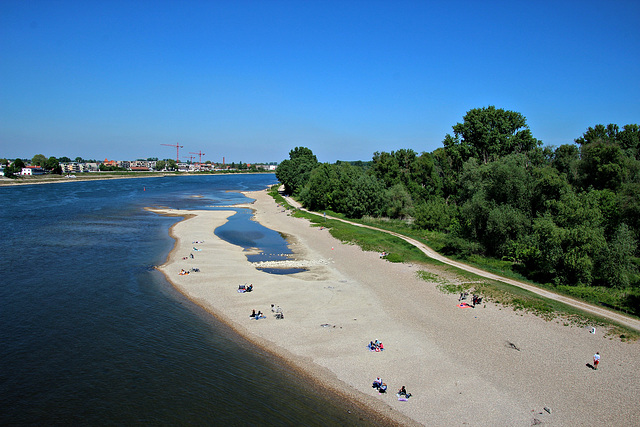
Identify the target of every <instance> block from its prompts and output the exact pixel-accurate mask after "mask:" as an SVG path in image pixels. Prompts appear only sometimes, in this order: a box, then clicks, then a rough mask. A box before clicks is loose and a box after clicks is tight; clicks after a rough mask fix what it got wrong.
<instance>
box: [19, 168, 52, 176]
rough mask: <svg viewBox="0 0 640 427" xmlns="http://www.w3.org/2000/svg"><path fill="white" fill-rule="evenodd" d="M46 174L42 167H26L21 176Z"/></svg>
mask: <svg viewBox="0 0 640 427" xmlns="http://www.w3.org/2000/svg"><path fill="white" fill-rule="evenodd" d="M45 173H46V172H45V170H44V169H42V168H41V167H40V166H25V167H23V168H22V171H20V175H23V176H32V175H44V174H45Z"/></svg>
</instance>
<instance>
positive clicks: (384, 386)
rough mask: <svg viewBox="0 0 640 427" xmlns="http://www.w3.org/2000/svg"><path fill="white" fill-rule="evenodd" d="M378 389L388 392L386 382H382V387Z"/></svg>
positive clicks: (381, 391)
mask: <svg viewBox="0 0 640 427" xmlns="http://www.w3.org/2000/svg"><path fill="white" fill-rule="evenodd" d="M378 391H380V393H386V392H387V385H386V384H385V383H382V384H380V388H379V389H378Z"/></svg>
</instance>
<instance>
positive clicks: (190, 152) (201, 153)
mask: <svg viewBox="0 0 640 427" xmlns="http://www.w3.org/2000/svg"><path fill="white" fill-rule="evenodd" d="M189 154H197V155H198V156H200V160H198V163H202V156H206V154H204V153H203V152H202V151H198V152H197V153H194V152H193V151H189Z"/></svg>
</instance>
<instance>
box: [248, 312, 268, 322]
mask: <svg viewBox="0 0 640 427" xmlns="http://www.w3.org/2000/svg"><path fill="white" fill-rule="evenodd" d="M249 317H250V318H251V319H254V320H260V319H266V318H267V316H265V315H264V314H262V312H261V311H260V310H258V312H257V313H256V311H255V310H253V311H252V312H251V314H250V315H249Z"/></svg>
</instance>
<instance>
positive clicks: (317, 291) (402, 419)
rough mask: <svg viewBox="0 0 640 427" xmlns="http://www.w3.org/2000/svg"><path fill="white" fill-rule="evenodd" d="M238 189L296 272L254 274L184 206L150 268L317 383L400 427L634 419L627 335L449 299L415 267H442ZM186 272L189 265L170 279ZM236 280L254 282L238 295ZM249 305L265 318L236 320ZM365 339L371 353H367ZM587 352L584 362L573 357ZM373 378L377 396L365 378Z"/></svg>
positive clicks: (205, 220)
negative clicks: (359, 240) (338, 233)
mask: <svg viewBox="0 0 640 427" xmlns="http://www.w3.org/2000/svg"><path fill="white" fill-rule="evenodd" d="M248 196H249V197H251V198H254V199H255V200H256V202H255V203H253V204H251V205H247V207H250V208H251V209H253V210H254V211H255V218H256V220H258V221H259V222H260V223H261V224H263V225H264V226H266V227H268V228H271V229H273V230H277V231H279V232H281V233H284V234H286V235H287V236H289V241H290V243H291V247H292V249H293V251H294V253H295V258H294V260H295V261H296V263H298V264H296V265H303V266H305V267H306V268H308V271H305V272H303V273H297V274H294V275H273V274H268V273H265V272H262V271H260V270H257V269H256V266H255V265H252V264H251V263H249V262H248V261H247V259H246V257H245V253H244V252H243V250H242V248H240V247H238V246H235V245H231V244H229V243H227V242H225V241H222V240H220V239H218V238H217V237H216V236H215V235H214V233H213V231H214V230H215V228H216V227H218V226H220V225H222V224H224V223H225V222H226V219H227V217H228V216H230V215H232V214H233V212H229V211H188V214H189V215H191V216H190V217H188V218H187V219H185V220H183V221H181V222H179V223H178V224H176V225H175V226H174V227H173V229H172V235H173V236H174V238H176V245H175V248H174V250H173V251H172V252H171V254H170V255H169V257H168V259H167V262H166V263H165V264H164V265H162V266H160V267H159V269H160V270H161V271H163V272H164V273H165V275H166V276H167V278H168V279H169V280H170V281H171V282H172V283H173V284H174V285H175V286H176V287H177V288H178V289H179V290H180V291H182V292H183V293H185V294H186V295H187V296H189V297H190V298H191V299H192V300H194V301H195V302H197V303H198V304H200V305H201V306H203V307H204V308H206V309H207V310H209V311H210V312H212V313H213V314H214V315H216V316H217V317H218V318H219V319H221V320H223V321H225V322H226V323H227V324H229V325H230V326H232V327H233V328H234V329H235V330H236V331H237V332H238V333H239V334H241V335H243V336H245V337H246V338H248V339H250V340H252V341H254V342H256V343H257V344H259V345H261V346H263V347H265V348H266V349H268V350H270V351H271V352H273V353H274V354H275V355H277V356H279V357H282V358H284V359H286V360H287V361H289V362H290V363H292V364H293V365H295V366H297V367H298V368H301V369H304V370H305V371H306V372H308V373H309V374H310V375H312V376H314V377H315V378H317V379H318V381H319V382H321V383H323V384H324V385H326V386H327V387H331V388H334V389H335V390H339V391H340V392H343V393H345V394H346V395H348V396H349V397H350V398H351V399H354V400H358V401H360V402H362V403H364V404H366V405H369V406H371V407H372V408H375V409H376V410H377V411H379V412H380V413H382V414H384V415H386V416H388V417H391V418H393V419H395V420H397V422H398V423H399V424H405V425H409V424H422V425H428V426H450V425H472V426H473V425H477V426H489V425H491V426H517V425H522V426H530V425H535V424H538V423H544V424H546V425H558V426H559V425H639V421H638V420H640V405H639V404H638V402H640V344H638V343H622V342H620V341H619V340H616V339H609V338H606V337H605V336H604V335H603V332H602V331H596V333H595V334H591V333H589V331H588V330H587V329H586V328H580V327H570V326H564V325H562V323H561V322H555V321H552V322H547V321H545V320H542V319H540V318H538V317H535V316H533V315H528V314H524V315H522V314H519V313H515V312H514V311H512V310H511V309H505V308H502V307H500V306H496V305H493V304H486V306H485V305H484V304H483V306H482V307H478V308H475V309H473V308H466V309H461V308H458V306H457V305H458V300H457V297H456V296H453V295H447V294H443V293H441V292H440V291H438V290H437V288H436V284H435V283H428V282H425V281H422V280H420V279H418V278H417V276H416V271H418V270H428V271H430V272H432V273H434V274H437V275H439V277H440V280H446V279H450V280H455V278H454V277H451V276H450V274H448V273H446V272H444V270H439V268H438V267H425V266H416V265H408V264H393V263H389V262H387V261H385V260H383V259H380V257H379V255H378V254H377V253H373V252H363V251H362V250H360V248H358V247H357V246H353V245H345V244H341V243H340V242H338V241H337V240H335V239H334V238H333V237H332V236H331V235H330V234H329V232H328V230H326V229H320V228H317V227H310V225H309V223H308V221H306V220H303V219H296V218H293V217H291V216H289V215H288V213H287V212H286V211H284V210H283V209H282V208H281V207H279V206H277V205H276V203H275V202H274V201H273V199H272V198H271V197H270V196H268V194H267V193H266V192H265V191H259V192H253V193H248ZM158 211H159V213H164V214H175V215H180V216H184V215H185V214H186V213H187V212H185V211H184V210H180V211H171V210H158ZM193 242H202V243H193ZM194 248H195V249H198V250H197V251H196V250H195V249H194ZM191 254H193V256H194V258H191V257H190V255H191ZM184 258H186V259H184ZM191 268H198V269H200V271H199V272H194V273H191V274H189V275H184V276H180V275H178V272H180V270H181V269H185V270H190V269H191ZM245 283H246V284H249V283H251V284H253V285H254V291H253V292H251V293H243V294H241V293H238V292H237V289H238V285H241V284H245ZM271 304H275V305H276V306H279V307H281V308H282V311H283V313H284V319H281V320H279V319H276V318H275V317H274V315H273V313H272V312H271ZM253 309H255V310H261V311H262V312H263V313H265V314H266V316H267V318H266V319H262V320H258V321H256V320H252V319H250V318H249V314H250V313H251V311H252V310H253ZM375 339H379V340H380V341H382V342H383V343H384V346H385V350H384V351H383V352H370V351H369V350H368V349H367V347H366V345H367V344H368V343H369V341H371V340H375ZM596 351H598V352H600V354H601V355H602V361H601V363H600V369H599V370H597V371H594V370H592V369H589V368H588V367H587V366H586V364H587V363H589V362H591V358H592V356H593V354H594V353H595V352H596ZM377 376H380V377H382V379H383V381H384V382H385V383H387V384H388V386H389V391H390V393H387V394H383V395H381V394H379V393H378V392H377V391H376V390H375V389H373V388H372V387H371V383H372V381H373V379H375V378H376V377H377ZM402 385H405V386H406V388H407V390H408V391H409V392H411V393H412V397H411V398H410V399H409V400H408V401H406V402H405V401H398V398H397V397H396V396H395V391H396V390H397V389H398V388H400V386H402ZM545 408H547V410H545Z"/></svg>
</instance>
